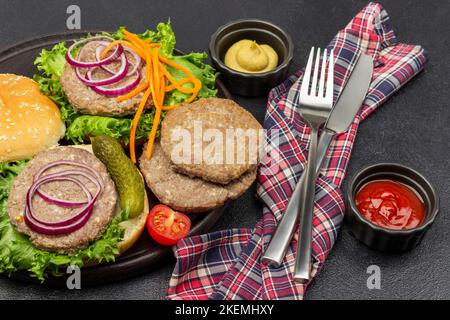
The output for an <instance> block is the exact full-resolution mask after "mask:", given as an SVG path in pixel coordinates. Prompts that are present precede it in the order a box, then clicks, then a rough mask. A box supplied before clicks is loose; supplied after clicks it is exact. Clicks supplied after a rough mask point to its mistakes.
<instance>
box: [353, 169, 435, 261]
mask: <svg viewBox="0 0 450 320" xmlns="http://www.w3.org/2000/svg"><path fill="white" fill-rule="evenodd" d="M346 207H347V213H346V215H345V219H346V222H347V225H348V227H349V229H350V232H351V233H352V234H353V235H354V236H355V238H356V239H358V240H359V241H361V242H363V243H364V244H365V245H367V246H368V247H370V248H373V249H376V250H380V251H385V252H404V251H406V250H410V249H412V248H414V247H415V246H417V245H418V244H419V243H420V242H421V240H422V238H423V237H424V235H425V233H426V231H427V230H428V229H429V228H430V227H431V225H432V224H433V221H434V220H435V218H436V216H437V214H438V212H439V197H438V195H437V193H436V191H435V190H434V188H433V186H432V185H431V184H430V182H429V181H428V180H427V179H426V178H425V177H424V176H422V175H421V174H420V173H419V172H417V171H416V170H414V169H411V168H408V167H406V166H404V165H401V164H396V163H378V164H374V165H370V166H367V167H365V168H363V169H361V170H359V172H357V173H356V174H355V176H354V177H353V178H352V179H351V181H350V183H349V184H348V188H347V195H346Z"/></svg>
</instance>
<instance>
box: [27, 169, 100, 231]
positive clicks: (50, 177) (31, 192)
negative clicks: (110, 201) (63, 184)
mask: <svg viewBox="0 0 450 320" xmlns="http://www.w3.org/2000/svg"><path fill="white" fill-rule="evenodd" d="M72 174H73V175H82V176H84V177H86V178H88V176H89V175H88V174H87V173H85V172H83V171H79V170H70V171H67V172H66V173H64V174H60V173H58V174H53V175H48V176H44V177H42V178H40V179H38V180H37V181H35V182H34V183H33V185H32V186H31V188H30V189H29V190H28V193H27V208H28V210H29V214H30V216H31V217H32V218H33V219H34V220H35V221H37V222H39V223H40V224H43V225H47V226H64V225H67V224H69V223H72V222H73V221H75V220H78V219H79V217H80V216H81V215H82V214H83V213H84V212H83V211H84V209H85V208H86V207H88V206H89V205H91V204H93V203H94V202H95V200H96V199H97V197H98V196H99V194H100V193H101V192H102V191H103V188H102V187H101V186H100V183H99V182H98V181H96V180H95V179H94V178H92V177H90V176H89V178H88V179H89V180H91V181H93V182H95V186H96V192H95V195H94V196H92V195H91V193H90V192H89V190H87V192H86V193H85V194H86V196H87V197H88V202H87V204H86V205H85V206H84V207H83V208H82V209H81V210H80V211H79V212H77V213H76V214H75V215H74V216H72V217H71V218H68V219H66V220H62V221H58V222H46V221H43V220H39V219H37V218H36V217H34V214H33V206H32V201H31V200H32V198H33V196H34V193H35V192H36V190H37V189H38V188H39V187H40V186H41V185H42V184H45V183H49V182H52V181H61V180H68V181H72V182H74V183H76V184H78V185H80V184H82V183H81V182H80V181H79V180H78V179H74V178H72V177H70V176H69V177H66V176H65V175H72Z"/></svg>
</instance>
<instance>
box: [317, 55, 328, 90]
mask: <svg viewBox="0 0 450 320" xmlns="http://www.w3.org/2000/svg"><path fill="white" fill-rule="evenodd" d="M326 68H327V49H325V50H324V52H323V58H322V69H321V70H320V80H319V94H318V96H319V97H320V98H323V91H324V89H325V71H326Z"/></svg>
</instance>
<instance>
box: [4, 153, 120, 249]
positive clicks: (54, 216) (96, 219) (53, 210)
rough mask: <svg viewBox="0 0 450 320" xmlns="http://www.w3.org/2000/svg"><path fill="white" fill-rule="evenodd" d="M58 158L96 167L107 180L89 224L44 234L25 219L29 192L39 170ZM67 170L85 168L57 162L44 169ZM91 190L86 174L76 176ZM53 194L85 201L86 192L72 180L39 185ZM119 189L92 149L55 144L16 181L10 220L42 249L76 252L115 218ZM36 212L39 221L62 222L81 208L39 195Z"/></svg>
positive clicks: (11, 195)
mask: <svg viewBox="0 0 450 320" xmlns="http://www.w3.org/2000/svg"><path fill="white" fill-rule="evenodd" d="M58 160H69V161H75V162H79V163H83V164H86V165H88V166H89V167H91V168H92V169H94V170H96V171H97V172H98V173H99V174H100V176H101V178H102V180H103V183H104V186H105V188H104V190H103V192H102V193H101V194H100V195H99V197H98V199H97V201H96V202H95V204H94V208H93V211H92V215H91V217H90V218H89V220H88V221H87V223H86V224H85V225H84V226H83V227H81V228H80V229H78V230H76V231H74V232H72V233H69V234H64V235H45V234H40V233H38V232H35V231H33V230H31V229H30V228H29V227H28V225H27V224H26V223H25V221H24V210H25V204H26V194H27V191H28V189H29V188H30V187H31V185H32V183H33V179H34V176H35V175H36V173H37V172H38V171H39V170H40V169H41V168H42V167H43V166H45V165H46V164H48V163H50V162H54V161H58ZM67 169H69V170H70V169H76V170H83V169H82V168H79V167H74V166H70V165H58V166H56V167H54V168H51V169H49V170H47V171H46V172H44V173H43V174H44V175H47V174H51V173H55V172H59V171H62V170H67ZM77 179H79V180H82V182H83V183H84V185H85V186H86V187H87V188H88V189H89V191H90V192H91V194H94V193H95V190H96V188H95V185H94V184H93V183H92V182H90V181H89V180H88V179H86V178H84V177H83V176H77ZM40 189H41V190H42V191H44V192H46V193H47V194H49V195H50V196H53V197H58V198H61V199H65V200H70V201H81V200H86V196H85V194H84V192H83V191H82V190H81V189H80V187H79V186H78V185H76V184H75V183H73V182H71V181H53V182H50V183H47V184H44V185H42V186H41V188H40ZM117 198H118V196H117V192H116V188H115V185H114V182H113V181H112V180H111V178H110V176H109V173H108V171H107V169H106V167H105V165H104V164H103V163H102V162H101V161H100V160H98V159H97V158H96V157H95V156H94V155H93V154H91V153H90V152H88V151H86V150H83V149H80V148H74V147H67V146H64V147H55V148H52V149H48V150H47V151H44V152H41V153H39V154H38V155H36V157H34V158H33V159H32V160H31V161H30V162H29V163H28V164H27V166H26V167H25V169H24V170H23V171H22V172H21V173H20V174H19V175H18V176H17V178H16V179H15V180H14V183H13V186H12V188H11V192H10V195H9V198H8V205H7V210H8V214H9V218H10V220H11V222H12V223H13V224H14V225H15V226H16V228H17V230H18V231H19V232H20V233H23V234H26V235H28V236H29V237H30V240H31V241H32V243H33V244H34V245H35V246H36V247H37V248H40V249H43V250H46V251H52V252H58V253H61V254H67V253H73V252H75V251H77V250H78V249H80V248H83V247H85V246H87V245H88V244H89V243H91V242H92V241H94V240H97V239H98V238H99V237H101V236H102V235H103V233H104V231H105V229H106V228H107V227H108V225H109V223H110V222H111V219H112V218H113V216H114V214H115V210H116V203H117ZM32 201H33V208H34V214H35V215H36V216H37V218H39V219H40V220H44V221H50V222H55V221H61V220H65V219H67V218H70V217H71V216H73V215H74V214H75V211H77V210H79V208H62V207H60V206H56V205H52V204H48V203H47V202H45V201H44V200H42V199H41V198H40V197H39V196H36V195H35V196H34V197H33V200H32Z"/></svg>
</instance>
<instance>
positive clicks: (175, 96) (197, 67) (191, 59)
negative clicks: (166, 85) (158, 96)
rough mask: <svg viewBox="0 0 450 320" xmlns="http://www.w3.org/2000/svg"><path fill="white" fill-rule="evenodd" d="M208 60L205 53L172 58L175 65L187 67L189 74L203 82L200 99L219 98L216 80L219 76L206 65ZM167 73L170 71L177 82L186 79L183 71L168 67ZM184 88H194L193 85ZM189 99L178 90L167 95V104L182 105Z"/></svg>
mask: <svg viewBox="0 0 450 320" xmlns="http://www.w3.org/2000/svg"><path fill="white" fill-rule="evenodd" d="M207 58H208V55H207V54H206V53H205V52H202V53H196V52H192V53H190V54H187V55H184V56H173V57H172V60H173V61H174V62H175V63H177V64H179V65H180V66H183V67H185V68H186V69H187V70H189V72H191V73H192V75H193V76H194V77H196V78H197V79H199V80H200V81H201V82H202V88H201V89H200V92H199V93H198V99H200V98H210V97H216V96H217V89H216V78H217V76H218V73H216V72H215V70H214V69H213V67H211V66H210V65H207V64H206V63H204V61H205V60H206V59H207ZM167 71H169V73H170V74H171V75H172V76H173V77H174V78H175V80H177V81H179V80H181V79H183V78H185V77H186V76H185V75H184V73H183V72H182V71H180V70H179V69H175V68H173V67H171V66H167ZM183 87H185V88H192V83H186V84H184V85H183ZM188 98H189V94H186V93H183V92H181V91H178V90H172V91H170V92H168V93H167V94H166V97H165V103H166V104H168V105H170V104H175V103H181V102H183V101H186V100H187V99H188Z"/></svg>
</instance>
